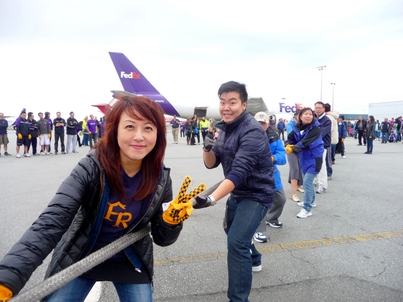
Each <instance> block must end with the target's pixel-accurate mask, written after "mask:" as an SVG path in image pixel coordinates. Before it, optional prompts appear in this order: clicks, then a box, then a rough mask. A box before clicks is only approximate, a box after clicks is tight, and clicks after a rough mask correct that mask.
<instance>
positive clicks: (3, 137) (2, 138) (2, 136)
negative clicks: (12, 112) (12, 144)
mask: <svg viewBox="0 0 403 302" xmlns="http://www.w3.org/2000/svg"><path fill="white" fill-rule="evenodd" d="M7 128H8V121H7V120H6V119H4V113H2V112H0V156H1V145H4V155H5V156H11V154H9V153H8V152H7V145H8V143H9V140H8V136H7Z"/></svg>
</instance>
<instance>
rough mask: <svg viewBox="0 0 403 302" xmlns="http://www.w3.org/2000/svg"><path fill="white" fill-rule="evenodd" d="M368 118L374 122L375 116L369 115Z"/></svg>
mask: <svg viewBox="0 0 403 302" xmlns="http://www.w3.org/2000/svg"><path fill="white" fill-rule="evenodd" d="M369 119H370V120H371V123H375V118H374V116H373V115H370V116H369Z"/></svg>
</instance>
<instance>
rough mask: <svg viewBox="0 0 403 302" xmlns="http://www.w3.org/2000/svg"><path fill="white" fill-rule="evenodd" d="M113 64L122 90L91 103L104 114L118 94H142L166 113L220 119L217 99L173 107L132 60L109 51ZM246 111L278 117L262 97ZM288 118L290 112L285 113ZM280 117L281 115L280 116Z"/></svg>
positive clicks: (252, 102)
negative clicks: (103, 101) (104, 101)
mask: <svg viewBox="0 0 403 302" xmlns="http://www.w3.org/2000/svg"><path fill="white" fill-rule="evenodd" d="M109 55H110V57H111V59H112V62H113V65H114V66H115V69H116V72H117V74H118V77H119V79H120V81H121V83H122V86H123V89H124V91H120V90H112V91H111V92H112V93H113V97H114V99H112V101H111V102H110V103H109V104H97V105H93V106H94V107H98V108H99V110H101V111H102V112H103V113H104V114H105V113H106V112H107V111H108V110H109V108H110V107H111V106H112V105H113V103H114V102H115V101H116V99H115V97H116V96H118V95H122V94H124V95H143V96H147V97H149V98H150V99H152V100H154V101H155V102H157V103H158V104H160V105H161V107H162V109H163V110H164V113H165V114H166V115H176V116H177V117H182V118H187V117H192V116H193V115H194V114H196V115H197V116H198V117H202V116H205V117H207V118H214V119H216V120H221V116H220V112H219V110H218V105H219V103H218V101H217V104H216V105H214V106H211V105H209V106H207V105H201V106H194V105H191V104H188V105H182V106H181V105H175V107H174V106H173V105H172V104H171V103H170V102H169V101H168V100H167V99H166V98H165V97H164V96H163V95H162V94H161V93H160V92H159V91H158V90H157V89H155V87H154V86H153V85H152V84H151V83H150V82H149V81H148V80H147V78H146V77H145V76H144V75H143V74H142V73H141V72H140V70H138V69H137V68H136V66H134V65H133V63H132V62H130V61H129V59H128V58H127V57H126V56H125V55H124V54H123V53H119V52H109ZM248 111H249V112H250V113H251V114H253V115H254V114H255V113H257V112H259V111H264V112H267V113H268V114H269V115H272V116H273V118H274V119H275V120H276V118H279V117H278V116H277V115H276V114H273V113H269V110H268V108H267V106H266V104H265V103H264V101H263V99H262V98H250V99H249V100H248ZM286 116H287V117H288V119H290V118H289V117H291V114H287V115H286ZM281 117H282V116H281Z"/></svg>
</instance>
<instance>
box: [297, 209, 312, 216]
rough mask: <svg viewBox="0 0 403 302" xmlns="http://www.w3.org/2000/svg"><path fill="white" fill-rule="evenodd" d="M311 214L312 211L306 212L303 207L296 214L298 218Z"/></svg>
mask: <svg viewBox="0 0 403 302" xmlns="http://www.w3.org/2000/svg"><path fill="white" fill-rule="evenodd" d="M309 216H312V212H307V211H306V210H305V209H301V211H300V212H299V213H298V214H297V217H298V218H307V217H309Z"/></svg>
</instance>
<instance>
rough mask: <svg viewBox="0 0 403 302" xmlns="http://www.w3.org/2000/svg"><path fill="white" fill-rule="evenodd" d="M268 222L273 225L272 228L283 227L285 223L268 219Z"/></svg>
mask: <svg viewBox="0 0 403 302" xmlns="http://www.w3.org/2000/svg"><path fill="white" fill-rule="evenodd" d="M266 224H268V225H269V226H271V227H272V228H276V229H278V228H281V227H282V226H283V223H282V222H281V221H278V222H269V221H266Z"/></svg>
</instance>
